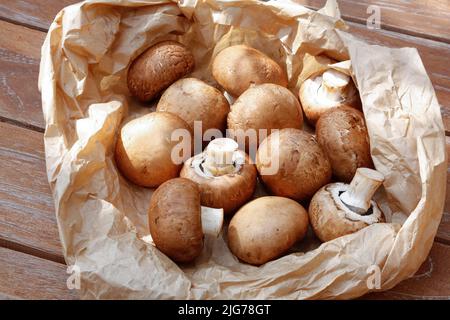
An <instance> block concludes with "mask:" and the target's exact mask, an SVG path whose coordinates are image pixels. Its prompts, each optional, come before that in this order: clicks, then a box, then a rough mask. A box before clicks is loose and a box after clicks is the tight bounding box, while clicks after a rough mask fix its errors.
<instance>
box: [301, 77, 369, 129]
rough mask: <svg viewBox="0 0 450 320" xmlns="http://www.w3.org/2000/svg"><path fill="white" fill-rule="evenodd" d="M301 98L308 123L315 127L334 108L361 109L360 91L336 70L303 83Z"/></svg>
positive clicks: (350, 80)
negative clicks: (321, 117) (344, 106)
mask: <svg viewBox="0 0 450 320" xmlns="http://www.w3.org/2000/svg"><path fill="white" fill-rule="evenodd" d="M299 98H300V102H301V104H302V108H303V111H304V112H305V115H306V118H307V119H308V122H310V123H311V124H313V125H315V124H316V122H317V120H318V119H319V118H320V116H321V115H322V114H323V113H325V112H326V111H328V110H330V109H332V108H337V107H339V106H342V105H346V106H349V107H352V108H356V109H360V108H361V100H360V99H359V94H358V90H357V89H356V87H355V85H354V84H353V81H352V79H351V78H350V77H349V76H348V75H346V74H344V73H342V72H340V71H337V70H334V69H328V70H326V71H325V72H324V73H323V74H321V75H314V76H313V77H311V78H309V79H307V80H306V81H305V82H303V83H302V85H301V86H300V92H299Z"/></svg>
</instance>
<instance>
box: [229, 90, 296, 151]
mask: <svg viewBox="0 0 450 320" xmlns="http://www.w3.org/2000/svg"><path fill="white" fill-rule="evenodd" d="M302 126H303V115H302V110H301V106H300V103H299V102H298V100H297V98H296V97H295V96H294V94H292V92H290V91H289V90H288V89H286V88H284V87H282V86H279V85H276V84H271V83H266V84H261V85H255V86H251V87H250V88H249V89H248V90H247V91H245V92H244V93H243V94H242V95H241V96H240V97H239V98H238V99H237V100H236V101H235V102H234V104H233V105H232V106H231V111H230V113H229V114H228V129H230V136H232V137H234V138H235V139H237V141H238V142H239V143H245V145H246V146H247V150H249V149H248V147H249V146H250V145H252V144H254V143H253V142H252V141H250V139H249V138H250V137H251V136H250V135H249V134H250V133H252V132H254V133H255V135H256V139H257V141H255V142H256V144H257V145H259V143H261V141H262V140H263V139H264V138H265V137H266V136H265V135H264V136H262V135H261V134H264V132H261V131H260V130H261V129H265V131H267V132H266V135H269V134H270V133H271V132H272V130H273V129H283V128H297V129H301V128H302ZM257 145H256V146H257Z"/></svg>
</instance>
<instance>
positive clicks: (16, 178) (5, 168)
mask: <svg viewBox="0 0 450 320" xmlns="http://www.w3.org/2000/svg"><path fill="white" fill-rule="evenodd" d="M0 137H1V139H0V167H1V168H2V169H1V170H0V245H2V246H8V247H10V248H13V249H16V250H20V251H26V252H28V253H32V254H34V255H37V256H41V257H45V258H48V259H51V260H55V261H63V258H62V250H61V244H60V242H59V235H58V229H57V226H56V218H55V213H54V212H55V211H54V204H53V198H52V196H51V194H50V188H49V185H48V182H47V176H46V174H45V172H46V171H45V160H44V145H43V135H42V133H39V132H36V131H32V130H28V129H24V128H20V127H17V126H14V125H11V124H7V123H0Z"/></svg>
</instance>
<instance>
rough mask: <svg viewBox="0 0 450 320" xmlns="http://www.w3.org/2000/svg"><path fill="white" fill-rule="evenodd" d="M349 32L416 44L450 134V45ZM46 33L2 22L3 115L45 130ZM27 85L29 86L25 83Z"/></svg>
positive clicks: (378, 40) (394, 44) (396, 43)
mask: <svg viewBox="0 0 450 320" xmlns="http://www.w3.org/2000/svg"><path fill="white" fill-rule="evenodd" d="M50 2H55V4H54V7H58V3H56V2H57V1H54V0H52V1H45V3H50ZM349 25H350V31H351V32H353V33H354V34H355V35H357V36H359V37H361V38H363V39H365V40H366V41H368V42H370V43H373V44H380V45H387V46H391V47H405V46H406V47H416V48H418V50H419V53H420V55H421V57H422V59H423V62H424V65H425V68H426V70H427V72H428V75H429V76H430V79H431V80H432V82H433V85H434V88H435V90H436V94H437V97H438V101H439V103H440V104H441V107H442V108H441V110H442V115H443V120H444V125H445V128H446V131H447V132H448V133H449V134H450V64H448V63H447V57H449V56H450V45H448V44H444V43H439V42H436V41H431V40H426V39H420V38H415V37H411V36H407V35H400V34H397V33H393V32H389V31H384V30H378V31H371V30H368V29H366V28H365V27H363V26H361V25H358V24H354V23H349ZM44 38H45V34H44V33H42V32H39V31H36V30H31V29H28V28H25V27H22V26H17V25H14V24H11V23H7V22H4V21H0V48H1V49H0V104H1V106H2V107H1V108H0V118H3V119H5V120H8V121H11V122H14V123H16V124H19V125H24V126H29V127H31V128H32V129H35V130H39V131H43V128H44V121H43V117H42V111H41V107H40V94H39V91H38V89H37V78H38V72H39V57H40V48H41V46H42V43H43V41H44ZM24 83H25V84H27V85H24Z"/></svg>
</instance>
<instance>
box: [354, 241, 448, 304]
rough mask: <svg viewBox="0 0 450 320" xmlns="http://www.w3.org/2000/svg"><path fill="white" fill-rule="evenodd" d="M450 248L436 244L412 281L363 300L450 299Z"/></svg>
mask: <svg viewBox="0 0 450 320" xmlns="http://www.w3.org/2000/svg"><path fill="white" fill-rule="evenodd" d="M449 270H450V246H448V245H445V244H441V243H437V242H435V243H434V245H433V248H432V249H431V252H430V255H429V256H428V258H427V260H425V262H424V263H423V264H422V266H421V267H420V269H419V271H418V272H417V273H416V274H415V275H414V276H413V277H412V278H410V279H407V280H404V281H402V282H401V283H399V284H398V285H397V286H396V287H394V288H392V289H391V290H389V291H385V292H376V293H370V294H368V295H366V296H364V297H362V299H389V300H399V299H402V300H403V299H447V300H448V299H450V281H449Z"/></svg>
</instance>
